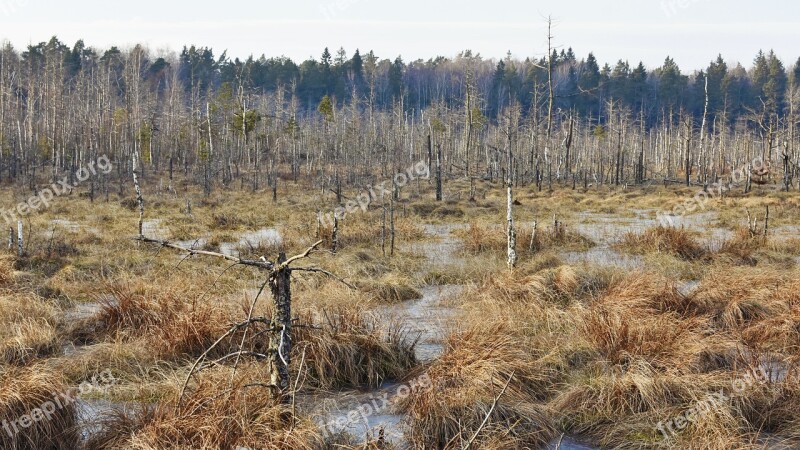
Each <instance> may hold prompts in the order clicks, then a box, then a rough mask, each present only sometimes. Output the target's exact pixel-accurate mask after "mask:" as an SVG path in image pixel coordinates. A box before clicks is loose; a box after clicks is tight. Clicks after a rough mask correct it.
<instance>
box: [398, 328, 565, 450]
mask: <svg viewBox="0 0 800 450" xmlns="http://www.w3.org/2000/svg"><path fill="white" fill-rule="evenodd" d="M427 375H428V376H429V377H430V380H431V385H432V387H431V389H429V390H421V391H420V392H417V393H415V394H413V395H412V396H410V397H409V398H408V399H407V400H406V401H405V402H404V404H403V405H402V407H403V409H404V411H406V412H407V413H408V415H409V426H410V428H411V432H412V434H413V435H414V436H415V437H416V439H418V441H417V442H416V443H417V445H419V446H420V447H424V448H446V449H456V448H463V446H464V444H466V442H467V441H468V440H469V439H470V438H471V437H472V436H473V435H475V434H476V433H477V437H476V440H475V444H474V445H475V448H541V447H543V446H544V445H545V444H547V443H548V442H549V441H550V440H551V439H552V438H553V437H554V435H555V432H554V429H553V427H552V424H551V423H550V419H549V416H548V414H547V413H546V412H545V411H544V408H543V407H542V406H541V405H540V404H538V403H537V396H538V395H540V394H541V393H542V392H543V389H545V386H547V385H548V381H549V378H548V377H547V376H546V375H543V370H542V367H541V366H540V364H539V363H538V362H537V361H536V360H533V359H531V358H530V355H529V354H528V353H527V352H526V351H525V349H524V348H522V346H521V345H520V343H519V342H518V341H515V340H514V339H512V338H510V337H509V336H508V334H507V330H506V329H504V327H503V326H502V325H498V326H496V327H493V328H490V329H481V330H472V331H467V332H463V333H458V334H455V335H452V336H450V337H449V338H448V340H447V342H446V351H445V353H444V355H443V356H442V357H441V359H439V360H438V361H436V362H434V363H433V365H432V366H431V367H430V368H429V369H428V371H427ZM509 380H510V381H509ZM506 383H508V387H507V388H506V390H505V392H503V395H502V396H500V393H501V392H502V390H503V388H504V387H505V385H506ZM498 397H499V400H497V404H496V405H495V407H494V409H492V406H493V404H494V403H495V399H496V398H498ZM487 417H488V420H487V422H486V425H485V426H484V427H483V428H482V429H481V424H482V423H483V422H484V419H486V418H487ZM479 431H480V433H478V432H479Z"/></svg>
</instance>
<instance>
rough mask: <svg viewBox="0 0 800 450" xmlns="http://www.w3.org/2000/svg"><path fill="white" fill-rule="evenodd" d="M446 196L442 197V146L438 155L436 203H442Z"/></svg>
mask: <svg viewBox="0 0 800 450" xmlns="http://www.w3.org/2000/svg"><path fill="white" fill-rule="evenodd" d="M443 198H444V196H443V195H442V145H441V144H439V148H438V151H437V154H436V201H437V202H441V201H442V199H443Z"/></svg>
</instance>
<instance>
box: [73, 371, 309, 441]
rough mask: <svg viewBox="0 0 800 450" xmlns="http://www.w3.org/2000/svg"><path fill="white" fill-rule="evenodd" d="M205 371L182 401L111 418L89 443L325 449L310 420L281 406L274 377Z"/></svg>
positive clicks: (173, 399) (262, 374)
mask: <svg viewBox="0 0 800 450" xmlns="http://www.w3.org/2000/svg"><path fill="white" fill-rule="evenodd" d="M231 377H232V373H231V371H230V370H229V369H219V370H214V371H209V372H206V373H204V374H203V375H202V377H201V378H199V379H198V380H197V383H196V384H195V385H194V386H192V389H191V391H190V392H189V393H188V395H187V397H185V398H184V399H183V400H182V401H180V402H179V401H178V398H177V397H178V396H177V386H176V393H175V394H173V398H172V399H171V400H169V401H166V402H162V403H159V404H158V405H156V406H155V407H154V408H142V409H141V410H140V411H139V412H138V413H137V414H133V415H120V416H119V417H112V418H110V420H108V421H107V422H106V423H105V424H104V427H103V432H102V433H100V434H98V435H96V436H94V437H93V438H92V439H91V441H90V442H89V445H88V447H89V448H92V449H101V448H129V449H141V450H155V449H163V448H175V449H220V448H231V449H233V448H239V447H244V448H259V449H276V450H278V449H281V450H282V449H286V448H292V449H301V450H302V449H320V448H322V447H323V439H322V436H321V435H320V433H319V432H318V431H317V430H316V428H315V426H314V425H313V424H312V423H310V422H309V421H306V420H303V419H302V418H297V417H295V416H294V415H293V414H292V410H291V406H282V405H276V404H275V402H274V400H273V399H272V395H271V394H270V392H269V390H268V389H267V388H266V387H264V385H263V383H262V384H258V383H253V382H252V380H258V379H261V380H267V379H269V375H268V374H267V373H265V372H264V370H262V369H259V368H258V367H254V366H248V367H244V368H240V371H239V373H238V374H237V375H235V376H234V377H233V380H231Z"/></svg>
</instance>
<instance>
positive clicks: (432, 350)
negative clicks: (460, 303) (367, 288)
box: [377, 285, 464, 363]
mask: <svg viewBox="0 0 800 450" xmlns="http://www.w3.org/2000/svg"><path fill="white" fill-rule="evenodd" d="M463 290H464V286H458V285H448V286H425V287H423V288H422V289H420V292H421V293H422V298H421V299H419V300H411V301H407V302H403V303H401V304H399V305H392V306H387V307H384V308H380V309H379V310H378V311H377V313H378V314H380V317H387V318H390V319H393V320H388V321H385V322H389V323H392V322H394V323H397V321H399V323H402V324H403V331H404V332H405V334H406V339H412V340H414V341H416V346H415V348H414V352H415V354H416V357H417V360H418V361H419V362H423V363H427V362H431V361H434V360H436V359H437V358H439V357H440V356H441V355H442V353H444V343H443V342H444V338H445V335H446V332H447V329H448V327H449V325H450V323H452V319H453V318H454V316H455V314H456V310H455V309H454V308H452V307H449V306H445V303H446V302H445V300H447V299H448V298H453V297H455V296H457V295H458V294H460V293H461V292H462V291H463Z"/></svg>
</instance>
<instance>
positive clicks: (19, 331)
mask: <svg viewBox="0 0 800 450" xmlns="http://www.w3.org/2000/svg"><path fill="white" fill-rule="evenodd" d="M0 311H2V312H0V358H2V362H4V363H6V364H15V365H25V364H29V363H31V362H33V361H35V360H37V359H39V358H44V357H47V356H50V355H52V354H54V353H55V352H56V350H58V348H59V347H60V343H61V336H60V335H59V333H58V325H59V321H58V316H59V314H60V311H59V309H58V308H56V307H55V306H53V305H51V304H47V303H44V302H43V301H42V299H40V298H39V297H37V296H36V295H34V294H9V295H1V296H0Z"/></svg>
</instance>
